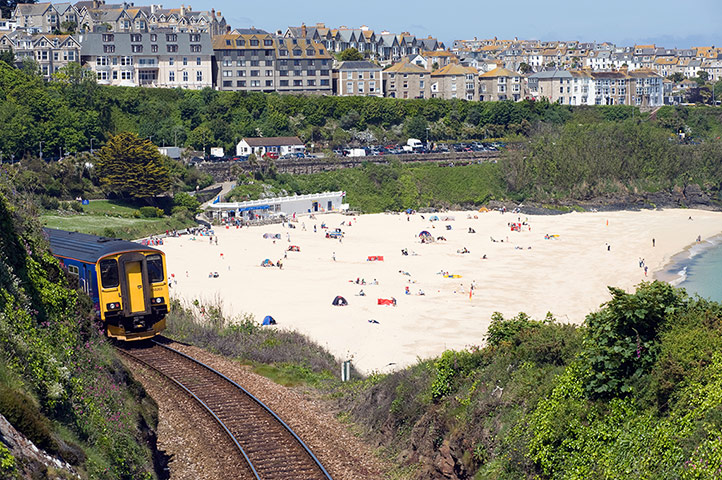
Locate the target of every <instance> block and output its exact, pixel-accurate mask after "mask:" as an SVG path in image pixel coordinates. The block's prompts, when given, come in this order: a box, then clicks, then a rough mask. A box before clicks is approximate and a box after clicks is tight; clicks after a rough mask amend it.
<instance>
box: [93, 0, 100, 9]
mask: <svg viewBox="0 0 722 480" xmlns="http://www.w3.org/2000/svg"><path fill="white" fill-rule="evenodd" d="M99 6H100V5H99V2H98V0H93V8H98V7H99Z"/></svg>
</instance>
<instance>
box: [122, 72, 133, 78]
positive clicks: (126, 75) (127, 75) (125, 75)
mask: <svg viewBox="0 0 722 480" xmlns="http://www.w3.org/2000/svg"><path fill="white" fill-rule="evenodd" d="M120 79H121V80H133V71H132V70H123V71H122V72H120Z"/></svg>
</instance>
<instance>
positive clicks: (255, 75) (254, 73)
mask: <svg viewBox="0 0 722 480" xmlns="http://www.w3.org/2000/svg"><path fill="white" fill-rule="evenodd" d="M251 76H252V77H260V76H261V71H260V70H251Z"/></svg>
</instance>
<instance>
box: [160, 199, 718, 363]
mask: <svg viewBox="0 0 722 480" xmlns="http://www.w3.org/2000/svg"><path fill="white" fill-rule="evenodd" d="M445 215H452V216H454V217H455V220H453V221H443V220H442V221H434V222H431V221H429V218H430V215H424V217H425V218H423V219H422V216H421V215H419V214H415V215H411V216H409V217H408V219H407V215H406V214H377V215H362V216H357V217H350V216H344V215H340V214H328V215H318V216H317V218H316V219H315V220H314V219H310V218H309V217H307V216H304V217H299V219H298V222H297V223H295V224H294V225H295V226H296V229H289V228H288V227H284V226H282V225H280V224H279V225H272V226H258V227H250V228H241V229H237V228H230V229H226V228H225V227H216V228H215V233H216V235H217V237H218V245H215V243H213V244H209V241H208V238H207V237H196V239H195V240H192V239H191V237H189V236H181V237H178V238H168V239H166V240H165V244H164V245H163V246H162V247H160V248H162V249H163V250H164V251H165V252H166V254H167V265H168V273H169V275H170V274H173V275H174V277H173V278H174V279H175V280H177V283H176V282H172V283H174V285H173V286H172V288H171V295H172V296H175V297H177V298H180V299H182V300H183V301H184V302H188V303H190V302H191V301H192V300H194V299H199V300H201V301H204V302H218V301H220V302H221V304H222V306H223V308H224V311H226V312H227V313H229V314H232V315H241V314H243V313H250V314H253V315H254V316H255V319H256V320H257V321H259V322H260V321H261V320H262V319H263V318H264V317H265V316H266V315H271V316H273V317H274V318H275V319H276V320H277V322H278V325H277V326H275V327H269V328H281V329H291V330H296V331H299V332H301V333H304V334H306V335H308V336H309V337H311V338H312V339H314V340H315V341H316V342H318V343H319V344H320V345H322V346H324V347H326V348H327V349H328V350H329V351H330V352H331V353H333V354H334V355H335V356H337V357H338V358H340V359H342V360H346V359H350V360H352V361H353V363H354V365H355V366H356V367H357V368H358V369H360V370H361V371H363V372H366V373H369V372H373V371H378V372H388V371H390V370H394V369H398V368H402V367H405V366H408V365H410V364H413V363H415V362H416V361H417V359H423V358H429V357H434V356H438V355H439V354H441V353H442V352H443V351H444V350H446V349H460V348H464V347H467V346H471V345H481V344H483V341H484V334H485V332H486V330H487V327H488V325H489V322H490V317H491V315H492V313H493V312H497V311H498V312H501V313H502V314H503V315H504V316H507V317H508V316H513V315H516V314H517V313H519V312H522V311H523V312H526V313H528V314H529V315H531V316H532V317H534V318H543V317H544V316H545V315H546V313H547V312H552V314H554V316H555V317H556V318H557V319H558V321H560V322H574V323H581V322H583V321H584V317H585V315H586V314H588V313H589V312H592V311H594V310H597V309H598V308H599V307H600V305H601V304H602V303H604V302H605V301H607V300H609V293H608V290H607V288H606V287H607V286H608V285H612V286H616V287H620V288H623V289H625V290H627V291H632V290H633V287H634V285H636V284H638V283H639V282H640V281H643V280H652V278H653V272H655V271H658V270H661V269H662V268H663V267H664V265H665V264H666V263H668V262H669V261H670V258H671V257H672V256H673V255H674V254H676V253H679V252H680V251H682V250H683V249H685V248H686V247H688V246H689V245H691V244H693V243H695V240H696V238H697V236H698V235H701V237H702V239H703V240H704V239H706V238H709V237H711V236H713V235H718V234H720V233H721V232H722V213H717V212H707V211H698V210H683V209H677V210H664V211H642V212H612V213H608V212H607V213H601V212H600V213H570V214H566V215H553V216H551V215H550V216H526V215H518V214H512V213H510V212H507V213H506V214H501V213H500V212H488V213H480V212H450V213H447V214H438V216H439V217H440V218H443V217H444V216H445ZM690 216H691V217H692V219H691V220H690V218H689V217H690ZM474 217H476V218H474ZM517 219H520V220H521V221H522V222H525V221H527V222H528V224H529V226H530V227H531V230H529V228H528V227H529V226H522V231H521V232H512V231H510V228H509V227H508V223H509V222H516V221H517ZM324 222H325V223H326V225H328V226H329V227H331V229H334V228H337V227H340V228H342V229H343V231H344V232H345V236H344V238H343V241H342V242H339V241H338V240H334V239H329V238H325V232H326V231H327V230H325V229H321V228H320V227H321V224H322V223H324ZM342 222H346V223H347V225H341V223H342ZM348 222H351V226H348ZM302 224H305V227H306V230H305V231H303V229H302ZM314 224H315V225H316V226H317V232H315V233H314V231H313V226H314ZM447 225H450V226H451V230H447V228H446V226H447ZM470 227H471V228H473V229H474V230H475V231H476V233H469V228H470ZM422 230H427V231H429V232H431V233H432V234H433V236H434V237H438V236H444V237H446V239H447V241H446V242H441V241H437V242H434V243H432V244H421V243H420V242H419V238H418V234H419V232H420V231H422ZM264 233H278V234H280V235H281V239H280V240H278V239H277V240H275V243H274V241H273V240H270V239H264V238H263V234H264ZM546 234H549V235H558V237H554V238H553V239H545V235H546ZM289 235H290V242H289V241H288V236H289ZM491 238H494V239H496V240H497V242H492V240H491ZM653 238H654V239H655V246H654V247H653V246H652V239H653ZM501 240H504V241H503V242H501ZM289 245H298V246H299V247H300V252H286V253H287V258H286V259H284V251H285V250H286V249H287V248H288V246H289ZM529 247H531V248H529ZM403 248H406V249H408V252H409V255H408V256H404V255H402V253H401V250H402V249H403ZM463 248H467V249H468V250H469V251H470V253H468V254H460V253H458V251H459V250H461V249H463ZM334 255H335V260H334ZM374 255H381V256H383V257H384V260H383V261H367V257H368V256H374ZM483 255H486V256H487V258H486V259H482V256H483ZM265 258H269V259H270V260H271V261H273V262H274V263H276V261H277V260H279V259H281V260H282V261H283V269H278V268H263V267H261V266H260V264H261V261H262V260H264V259H265ZM640 258H644V260H645V264H646V265H647V266H648V268H649V271H648V274H647V275H648V276H646V277H645V273H644V269H642V268H640V267H639V260H640ZM400 271H402V272H408V273H409V275H405V274H403V273H400ZM442 271H444V272H448V273H449V274H453V275H461V278H445V277H444V276H443V275H441V274H440V273H439V272H442ZM186 272H187V274H186ZM210 272H218V278H209V273H210ZM357 278H359V279H364V280H365V281H366V283H367V285H358V284H356V283H355V281H356V279H357ZM374 279H376V280H377V281H378V285H369V283H370V282H373V280H374ZM472 281H473V282H474V283H475V285H476V288H475V290H474V292H473V296H471V298H470V295H469V288H470V285H471V282H472ZM405 287H409V291H410V293H411V295H406V294H405ZM361 289H363V291H364V292H365V293H366V296H358V293H359V291H360V290H361ZM420 289H421V290H423V292H424V293H425V295H423V296H420V295H418V291H419V290H420ZM336 295H342V296H343V297H345V298H346V300H348V306H344V307H336V306H332V305H331V302H332V301H333V299H334V297H335V296H336ZM392 297H395V298H396V301H397V305H396V306H395V307H393V306H380V305H377V299H379V298H389V299H390V298H392ZM370 320H373V321H375V322H378V323H372V322H370Z"/></svg>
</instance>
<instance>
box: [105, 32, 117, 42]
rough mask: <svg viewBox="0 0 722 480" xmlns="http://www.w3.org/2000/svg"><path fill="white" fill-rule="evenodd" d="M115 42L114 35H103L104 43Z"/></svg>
mask: <svg viewBox="0 0 722 480" xmlns="http://www.w3.org/2000/svg"><path fill="white" fill-rule="evenodd" d="M114 40H115V35H113V34H112V33H104V34H103V42H112V41H114Z"/></svg>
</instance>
